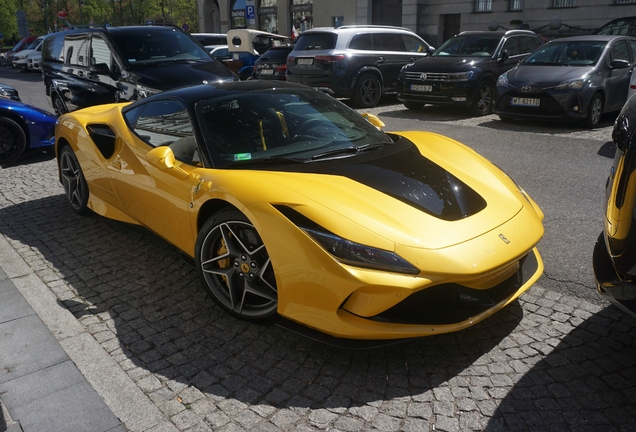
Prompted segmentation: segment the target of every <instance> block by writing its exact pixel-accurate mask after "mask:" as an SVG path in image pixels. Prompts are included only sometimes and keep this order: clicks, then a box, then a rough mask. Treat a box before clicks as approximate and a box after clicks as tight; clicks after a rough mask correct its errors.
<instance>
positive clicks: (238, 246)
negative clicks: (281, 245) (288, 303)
mask: <svg viewBox="0 0 636 432" xmlns="http://www.w3.org/2000/svg"><path fill="white" fill-rule="evenodd" d="M195 265H196V268H197V272H198V273H199V277H200V278H201V280H202V281H203V283H204V285H205V287H206V289H207V290H208V291H209V292H210V294H211V295H212V299H213V300H214V301H215V302H216V303H217V304H218V305H219V306H220V307H221V308H222V309H224V310H225V311H227V312H229V313H230V314H232V315H234V316H236V317H238V318H241V319H245V320H250V321H265V320H268V319H271V318H272V317H274V316H275V315H276V311H277V307H278V290H277V288H276V278H275V276H274V269H273V268H272V262H271V260H270V258H269V254H268V253H267V250H266V249H265V245H264V244H263V240H261V237H260V235H259V234H258V232H257V231H256V228H254V225H252V224H251V223H250V222H249V220H248V219H247V217H245V215H243V213H241V212H240V211H238V210H223V211H221V212H219V213H217V214H216V215H214V216H212V217H211V218H210V219H208V220H207V222H205V224H203V227H202V228H201V231H200V232H199V236H198V238H197V242H196V250H195Z"/></svg>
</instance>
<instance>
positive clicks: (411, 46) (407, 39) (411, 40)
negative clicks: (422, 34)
mask: <svg viewBox="0 0 636 432" xmlns="http://www.w3.org/2000/svg"><path fill="white" fill-rule="evenodd" d="M402 40H403V41H404V46H406V50H407V51H409V52H417V53H425V52H427V50H428V45H427V44H425V43H424V42H423V41H421V40H420V39H418V38H416V37H415V36H409V35H402Z"/></svg>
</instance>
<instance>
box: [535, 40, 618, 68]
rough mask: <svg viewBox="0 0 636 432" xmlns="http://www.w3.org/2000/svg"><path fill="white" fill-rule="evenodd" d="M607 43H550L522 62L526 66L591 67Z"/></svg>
mask: <svg viewBox="0 0 636 432" xmlns="http://www.w3.org/2000/svg"><path fill="white" fill-rule="evenodd" d="M606 44H607V42H603V41H550V42H548V43H547V44H545V45H543V46H542V47H541V48H539V49H538V50H536V51H535V52H534V53H532V54H531V55H530V56H528V58H526V59H525V60H524V62H523V63H524V64H527V65H541V66H545V65H548V66H591V65H594V64H596V62H597V61H598V59H599V58H600V57H601V54H602V53H603V48H605V45H606Z"/></svg>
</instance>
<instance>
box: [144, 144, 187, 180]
mask: <svg viewBox="0 0 636 432" xmlns="http://www.w3.org/2000/svg"><path fill="white" fill-rule="evenodd" d="M146 160H147V161H148V162H149V163H150V165H152V166H154V167H155V168H159V169H160V170H162V171H168V172H170V173H171V174H173V175H174V176H175V177H177V178H181V179H185V178H186V177H188V173H187V172H186V171H184V170H183V169H181V168H180V167H178V166H176V165H175V162H176V159H175V158H174V153H173V152H172V149H171V148H170V147H168V146H159V147H155V148H153V149H152V150H150V151H149V152H148V153H147V154H146Z"/></svg>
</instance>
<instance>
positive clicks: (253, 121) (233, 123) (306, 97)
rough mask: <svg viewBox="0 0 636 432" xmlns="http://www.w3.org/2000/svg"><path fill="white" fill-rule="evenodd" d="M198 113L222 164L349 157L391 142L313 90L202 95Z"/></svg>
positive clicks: (207, 140) (212, 150) (216, 159)
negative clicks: (213, 96)
mask: <svg viewBox="0 0 636 432" xmlns="http://www.w3.org/2000/svg"><path fill="white" fill-rule="evenodd" d="M196 113H197V118H198V119H199V123H200V125H201V130H202V132H203V136H204V140H205V143H206V146H207V147H208V150H209V152H210V154H211V156H212V159H213V160H214V165H215V166H216V167H218V168H225V167H241V166H247V165H252V164H253V163H255V162H256V163H280V162H285V161H286V162H289V161H292V162H310V161H312V160H318V159H328V158H331V157H332V156H333V157H347V156H352V155H355V154H357V153H359V152H361V151H366V150H368V149H370V148H371V147H373V148H375V147H376V145H377V146H384V145H387V144H390V143H392V142H393V141H392V140H391V138H389V136H388V135H386V134H385V133H384V132H382V131H380V130H378V129H377V128H376V127H375V126H373V125H372V124H371V123H369V122H368V121H367V120H365V119H364V118H363V117H362V116H361V115H360V114H358V113H357V112H356V111H354V110H352V109H351V108H349V107H347V106H346V105H344V104H343V103H341V102H339V101H338V100H336V99H333V98H332V97H331V96H328V95H326V94H324V93H321V92H317V91H315V90H309V89H292V90H290V89H284V90H280V89H279V90H276V89H273V90H266V91H257V92H249V93H240V94H233V95H231V96H226V97H223V98H221V99H210V100H204V101H201V102H199V103H197V105H196Z"/></svg>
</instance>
